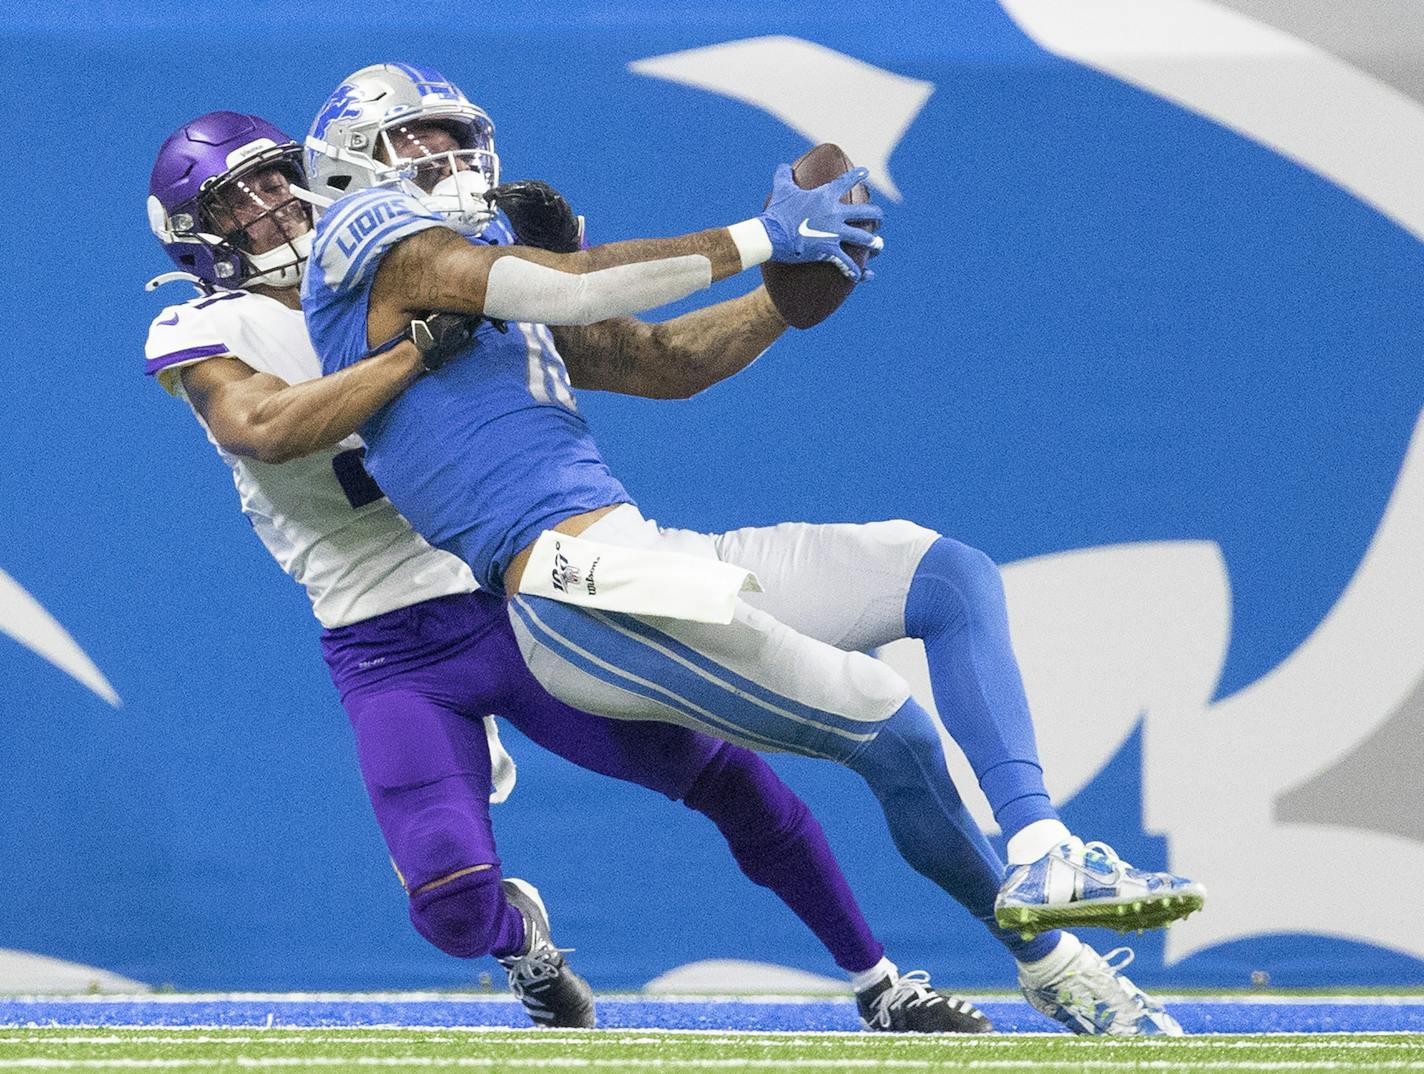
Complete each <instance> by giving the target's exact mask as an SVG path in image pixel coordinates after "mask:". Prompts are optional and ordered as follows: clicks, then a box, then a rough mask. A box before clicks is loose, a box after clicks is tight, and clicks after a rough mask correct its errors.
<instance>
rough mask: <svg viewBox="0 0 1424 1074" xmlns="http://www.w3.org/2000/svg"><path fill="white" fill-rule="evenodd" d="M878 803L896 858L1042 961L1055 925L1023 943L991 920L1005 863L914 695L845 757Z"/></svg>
mask: <svg viewBox="0 0 1424 1074" xmlns="http://www.w3.org/2000/svg"><path fill="white" fill-rule="evenodd" d="M845 763H846V767H848V768H850V769H851V770H852V771H853V772H856V773H858V774H859V775H860V776H861V777H862V778H863V779H864V780H865V781H866V783H867V784H869V786H870V790H871V793H873V794H874V795H875V797H876V799H877V800H878V801H879V802H880V808H881V810H882V811H883V812H884V813H885V820H886V822H887V823H888V824H889V825H890V835H891V837H892V838H893V839H894V840H895V846H896V848H897V849H898V850H899V851H900V856H901V857H903V858H904V859H905V861H907V862H908V863H909V864H910V866H911V867H912V868H913V869H914V870H915V871H916V872H918V873H920V874H921V875H922V876H926V877H928V878H929V879H930V880H932V881H933V882H934V883H935V884H937V885H938V886H939V887H940V888H942V889H943V890H944V891H946V892H947V893H948V894H949V895H950V896H951V897H952V898H954V900H955V901H956V902H958V903H959V904H960V905H962V906H964V907H965V908H966V909H967V910H968V911H969V912H970V913H971V914H973V915H974V916H975V917H977V918H978V919H979V920H980V921H981V922H982V923H983V924H984V927H985V928H987V929H988V930H989V931H990V932H992V933H993V934H994V936H995V937H996V938H997V939H998V940H999V942H1000V943H1002V944H1003V945H1004V946H1005V947H1007V948H1008V949H1009V951H1010V952H1011V953H1012V954H1013V956H1014V957H1015V958H1017V959H1018V960H1019V961H1021V962H1033V961H1035V960H1037V959H1040V958H1043V957H1044V956H1045V955H1047V954H1048V953H1049V952H1050V951H1052V950H1053V948H1054V947H1055V946H1056V945H1057V943H1058V937H1059V933H1058V931H1057V930H1053V931H1051V932H1045V933H1042V934H1040V935H1038V936H1036V937H1034V938H1033V939H1032V940H1023V939H1021V938H1020V937H1019V934H1018V933H1017V932H1010V931H1006V930H1004V929H1001V928H999V926H998V925H996V924H995V923H994V898H995V896H997V895H998V893H999V886H1000V885H1001V884H1002V883H1003V881H1004V864H1003V862H1001V861H1000V860H999V856H998V855H997V854H995V853H994V848H993V847H991V846H990V845H989V841H988V840H987V839H985V838H984V833H983V832H981V831H980V830H979V825H978V824H976V823H975V822H974V818H973V817H971V816H970V815H969V810H967V809H965V808H964V802H963V800H961V799H960V797H959V791H958V790H956V789H955V786H954V781H953V780H951V779H950V777H949V769H948V768H946V767H945V763H944V749H943V748H942V747H941V745H940V741H939V734H938V733H937V732H936V730H935V726H934V717H933V716H931V715H930V714H929V713H928V712H926V711H925V710H924V709H923V708H921V707H920V705H919V703H918V702H916V701H915V700H914V699H913V698H911V699H910V700H909V701H906V702H905V704H904V705H902V706H901V707H900V708H899V710H898V711H896V713H895V715H893V716H891V717H890V719H888V720H886V721H885V722H884V723H883V724H881V725H880V730H879V732H878V733H877V734H876V736H875V738H874V739H872V740H871V741H870V742H867V743H866V744H865V745H863V746H861V747H860V748H859V749H858V750H857V751H856V753H855V754H854V755H853V756H852V757H851V758H850V759H849V760H847V761H846V762H845Z"/></svg>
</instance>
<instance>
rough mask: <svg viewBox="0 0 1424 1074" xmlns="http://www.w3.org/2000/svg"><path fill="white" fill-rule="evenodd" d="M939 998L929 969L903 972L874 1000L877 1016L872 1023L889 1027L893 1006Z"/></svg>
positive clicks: (909, 1004)
mask: <svg viewBox="0 0 1424 1074" xmlns="http://www.w3.org/2000/svg"><path fill="white" fill-rule="evenodd" d="M939 998H941V997H940V995H939V993H938V992H936V991H935V990H934V989H933V988H931V987H930V975H929V971H928V970H910V971H909V972H908V973H902V974H900V977H899V979H898V980H897V981H896V982H895V983H894V984H892V985H891V986H890V987H889V988H887V989H886V990H885V991H884V992H882V993H880V995H878V996H876V997H875V999H874V1000H873V1001H872V1003H871V1005H872V1006H873V1007H874V1009H875V1016H874V1017H873V1018H872V1019H871V1024H872V1025H878V1026H880V1027H881V1028H883V1029H889V1028H890V1021H891V1019H890V1011H891V1009H892V1008H895V1007H899V1006H901V1005H905V1006H911V1005H914V1004H918V1003H926V1002H929V1001H931V1000H935V999H939Z"/></svg>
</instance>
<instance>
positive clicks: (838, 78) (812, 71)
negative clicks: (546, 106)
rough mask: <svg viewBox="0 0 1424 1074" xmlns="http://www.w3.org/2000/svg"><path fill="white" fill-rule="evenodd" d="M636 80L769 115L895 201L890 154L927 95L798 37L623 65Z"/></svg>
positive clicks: (916, 83)
mask: <svg viewBox="0 0 1424 1074" xmlns="http://www.w3.org/2000/svg"><path fill="white" fill-rule="evenodd" d="M628 69H629V70H630V71H633V72H634V73H636V74H640V75H649V76H651V77H653V78H665V79H667V80H668V81H669V82H681V83H683V84H685V85H688V86H695V87H697V88H698V89H705V90H709V91H711V92H712V93H720V94H723V95H724V96H727V97H733V98H735V99H736V100H739V101H745V102H746V103H747V104H750V105H754V106H755V107H757V108H760V109H762V110H763V111H766V112H769V113H771V114H772V115H773V116H775V117H776V118H777V119H779V120H781V122H783V123H785V124H786V125H787V126H788V127H790V128H791V129H792V130H794V131H796V132H797V133H798V134H802V135H804V136H805V137H806V138H808V139H810V141H811V142H813V143H816V142H835V143H836V144H837V145H839V146H840V147H841V148H842V149H844V150H845V151H846V155H847V156H849V157H850V159H851V160H853V161H855V163H857V164H860V165H864V166H865V167H867V168H869V169H870V181H871V183H873V184H874V185H875V186H877V187H879V188H880V189H881V190H882V191H884V193H885V194H886V195H887V196H888V197H890V198H892V199H893V200H895V201H899V200H901V194H900V189H899V187H897V186H896V185H895V181H894V180H893V179H892V178H891V177H890V154H891V153H893V152H894V151H895V147H896V146H897V145H899V144H900V139H901V138H903V137H904V135H905V131H906V130H907V129H908V128H909V126H910V124H911V123H913V122H914V119H915V117H916V116H917V115H919V114H920V109H922V108H924V106H925V102H926V101H928V100H929V99H930V94H931V93H933V92H934V83H932V82H921V81H920V80H919V79H917V78H906V77H905V76H904V75H897V74H895V73H894V72H893V71H886V70H884V69H883V68H880V67H875V66H873V65H871V64H868V63H866V62H864V61H863V60H857V59H856V58H855V57H854V56H847V55H846V54H845V53H843V52H836V51H835V50H834V49H828V48H826V47H824V46H823V45H817V44H813V43H812V42H810V41H803V40H802V39H801V38H799V37H753V38H749V39H747V40H745V41H729V42H727V43H726V44H723V45H711V46H709V47H707V48H695V49H689V50H688V51H686V52H671V53H668V54H667V55H666V56H653V57H651V58H649V59H646V60H638V61H636V62H635V63H630V64H629V65H628Z"/></svg>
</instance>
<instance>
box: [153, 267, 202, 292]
mask: <svg viewBox="0 0 1424 1074" xmlns="http://www.w3.org/2000/svg"><path fill="white" fill-rule="evenodd" d="M165 283H191V284H192V285H193V286H194V287H195V288H196V289H197V291H198V294H200V295H207V294H211V293H212V285H211V284H209V283H208V281H207V280H203V279H199V278H198V277H197V276H194V275H193V274H192V273H191V272H163V273H160V274H159V275H157V276H155V277H154V278H153V279H151V280H149V281H148V282H147V283H146V284H144V285H143V289H144V290H145V291H157V290H158V289H159V288H160V287H162V286H163V285H164V284H165Z"/></svg>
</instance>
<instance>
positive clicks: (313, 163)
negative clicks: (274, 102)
mask: <svg viewBox="0 0 1424 1074" xmlns="http://www.w3.org/2000/svg"><path fill="white" fill-rule="evenodd" d="M430 123H433V124H436V125H438V127H439V128H440V129H441V130H443V131H445V132H446V133H448V134H449V135H450V137H451V138H453V140H454V142H453V146H447V145H445V144H443V143H444V139H441V140H440V141H441V143H442V144H440V145H428V144H427V142H429V141H431V139H429V138H426V139H422V138H421V136H420V135H419V132H418V131H416V130H415V129H414V128H415V127H416V126H417V125H423V124H430ZM412 150H415V151H414V152H412ZM306 152H307V172H308V175H309V176H310V183H311V190H312V192H313V193H315V194H317V195H321V196H325V197H329V198H340V197H341V196H343V195H344V194H349V193H350V192H351V191H353V190H362V189H364V188H366V187H372V186H397V187H399V188H400V189H402V190H404V191H405V192H406V193H408V194H410V195H412V196H413V197H415V198H416V199H417V200H419V201H420V202H421V204H423V205H425V206H426V208H428V209H430V210H431V211H432V212H435V213H439V214H440V215H441V216H443V217H445V218H446V219H448V220H451V221H452V222H455V223H460V224H464V225H466V226H469V227H477V228H478V227H483V226H484V225H485V224H486V223H488V222H489V221H490V220H491V219H493V217H494V210H493V209H492V208H491V207H490V206H489V204H488V203H487V202H486V201H485V199H484V194H485V192H486V191H487V190H492V189H493V188H494V187H496V186H498V185H499V157H498V155H497V154H496V153H495V151H494V123H493V122H492V121H491V120H490V118H489V116H488V115H486V114H485V112H484V110H483V109H482V108H479V107H477V106H476V105H473V104H471V103H470V101H469V100H468V99H467V98H466V97H465V95H464V94H463V93H461V92H460V89H459V87H457V86H456V85H454V84H453V83H452V82H450V81H449V80H448V79H447V78H446V77H445V76H444V75H442V74H440V72H438V71H435V70H433V69H431V68H429V67H416V66H414V65H412V64H407V63H380V64H373V65H372V66H370V67H363V68H362V69H361V70H359V71H357V72H356V73H355V74H353V75H351V76H350V77H348V78H347V79H346V80H345V81H343V82H342V83H341V85H339V86H337V87H336V90H335V92H333V93H332V95H331V96H330V97H328V98H327V100H326V103H325V104H324V105H323V106H322V108H321V111H320V112H319V113H317V117H316V119H315V120H314V121H313V122H312V127H311V133H310V134H308V135H307V139H306Z"/></svg>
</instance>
